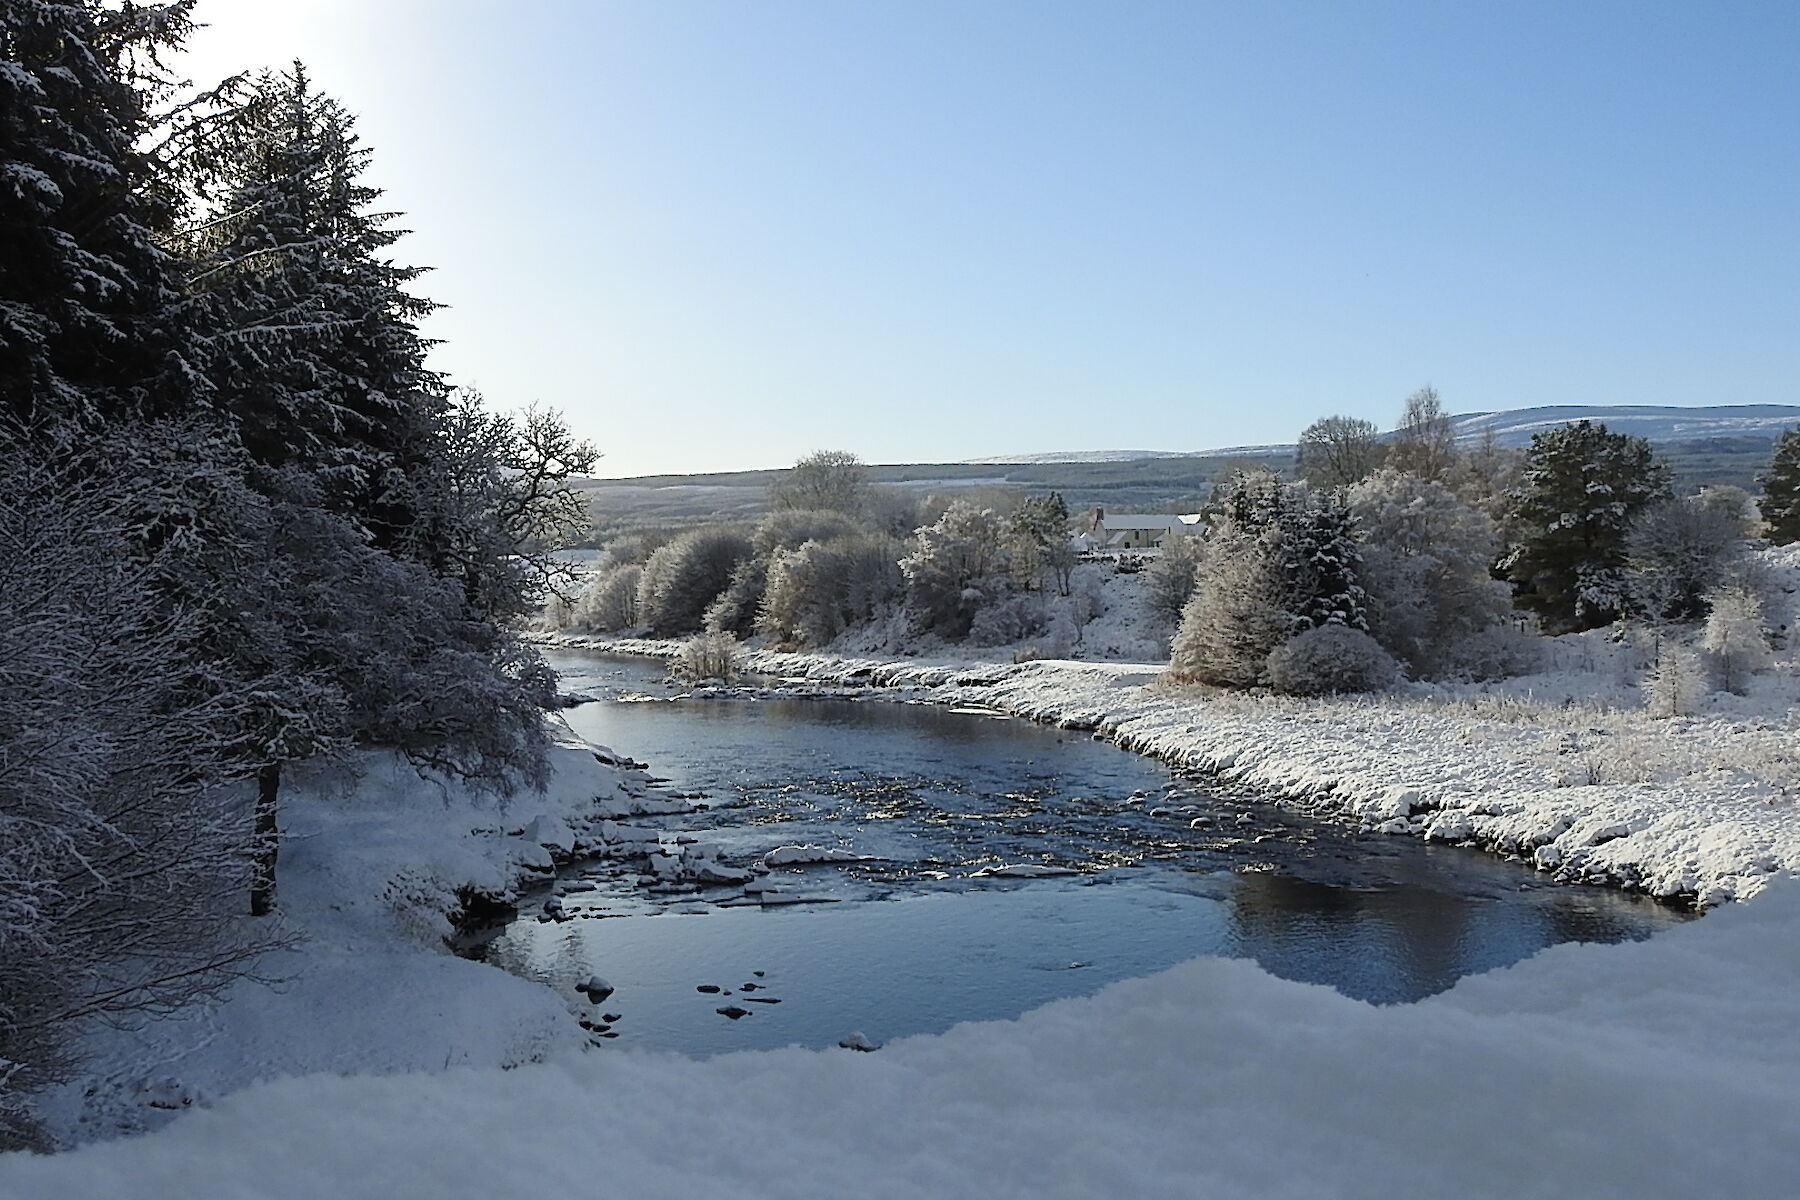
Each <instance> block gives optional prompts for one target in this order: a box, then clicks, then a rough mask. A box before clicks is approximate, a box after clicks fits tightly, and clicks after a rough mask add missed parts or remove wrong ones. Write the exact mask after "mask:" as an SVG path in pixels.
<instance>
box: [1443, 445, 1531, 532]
mask: <svg viewBox="0 0 1800 1200" xmlns="http://www.w3.org/2000/svg"><path fill="white" fill-rule="evenodd" d="M1524 461H1525V455H1524V454H1523V452H1521V451H1519V450H1515V449H1513V448H1512V447H1510V446H1502V445H1501V444H1500V440H1499V438H1497V437H1495V436H1494V431H1493V429H1491V428H1489V429H1485V430H1483V431H1482V434H1481V440H1480V441H1479V442H1477V443H1476V444H1475V445H1473V446H1471V447H1469V448H1468V449H1467V450H1465V451H1463V452H1462V453H1460V454H1458V455H1457V456H1456V461H1455V463H1454V464H1453V465H1452V466H1451V468H1450V473H1449V475H1448V477H1447V478H1446V479H1445V482H1446V483H1448V484H1449V485H1450V489H1451V490H1452V491H1454V492H1455V493H1456V495H1457V498H1458V499H1460V500H1461V501H1462V502H1463V503H1464V504H1467V505H1469V506H1471V507H1473V508H1478V509H1480V510H1481V511H1482V512H1484V513H1486V514H1487V515H1488V516H1490V517H1492V518H1493V519H1494V520H1496V521H1502V520H1504V519H1505V517H1506V512H1507V509H1508V508H1509V507H1510V506H1511V504H1512V500H1511V494H1512V490H1513V488H1515V487H1517V486H1518V482H1519V472H1520V470H1521V469H1522V468H1523V466H1524Z"/></svg>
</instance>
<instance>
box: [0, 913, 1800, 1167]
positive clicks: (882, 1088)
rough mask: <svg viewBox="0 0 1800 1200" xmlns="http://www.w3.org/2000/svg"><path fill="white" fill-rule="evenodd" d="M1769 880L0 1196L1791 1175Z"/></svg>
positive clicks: (284, 1138)
mask: <svg viewBox="0 0 1800 1200" xmlns="http://www.w3.org/2000/svg"><path fill="white" fill-rule="evenodd" d="M1797 1027H1800V884H1795V883H1794V882H1792V881H1784V883H1783V884H1782V885H1780V886H1777V887H1775V888H1772V889H1770V891H1769V893H1768V894H1767V895H1765V896H1764V897H1763V898H1761V899H1759V900H1757V901H1755V902H1754V903H1751V904H1748V905H1742V906H1734V907H1732V908H1729V909H1726V910H1723V911H1721V912H1719V913H1716V914H1713V915H1711V916H1708V917H1707V918H1705V919H1704V920H1701V921H1697V922H1694V923H1692V924H1690V925H1686V926H1684V927H1681V928H1678V929H1675V930H1672V931H1670V932H1667V933H1664V934H1661V935H1659V936H1657V937H1656V938H1654V939H1652V940H1650V941H1646V942H1637V943H1626V944H1620V945H1598V946H1583V945H1564V946H1558V947H1555V948H1553V949H1551V950H1547V951H1545V952H1544V953H1542V954H1539V955H1538V956H1536V957H1535V958H1532V959H1530V960H1527V961H1526V962H1523V963H1520V964H1518V965H1516V966H1513V967H1510V968H1507V969H1504V970H1501V971H1495V972H1492V973H1490V974H1487V975H1481V976H1472V977H1469V978H1467V979H1464V980H1463V981H1462V982H1460V983H1459V984H1458V985H1457V986H1456V987H1455V988H1453V989H1451V990H1450V991H1448V992H1445V993H1443V994H1441V995H1438V996H1435V997H1432V998H1430V999H1428V1000H1425V1001H1422V1002H1420V1003H1417V1004H1409V1005H1394V1006H1388V1007H1375V1006H1371V1005H1368V1004H1364V1003H1362V1002H1360V1001H1355V1000H1349V999H1346V998H1345V997H1343V996H1341V995H1339V994H1338V993H1336V992H1334V991H1331V990H1330V989H1328V988H1323V987H1318V986H1314V985H1308V984H1300V983H1292V982H1288V981H1285V980H1281V979H1276V978H1274V977H1273V976H1271V975H1268V974H1266V973H1265V972H1263V971H1262V970H1261V969H1259V968H1258V967H1257V966H1255V965H1254V964H1253V963H1250V962H1247V961H1243V960H1235V959H1199V960H1196V961H1193V962H1190V963H1187V964H1184V965H1182V966H1179V967H1176V968H1174V969H1172V970H1170V971H1167V972H1165V973H1163V974H1161V975H1157V976H1153V977H1150V978H1147V979H1138V980H1130V981H1126V982H1124V983H1119V984H1115V985H1113V986H1111V987H1109V988H1107V989H1105V990H1104V991H1102V992H1100V993H1099V994H1098V995H1096V996H1093V997H1089V998H1084V999H1074V1000H1063V1001H1058V1002H1056V1003H1053V1004H1050V1005H1047V1006H1045V1007H1043V1008H1040V1009H1037V1010H1035V1011H1033V1012H1030V1013H1027V1014H1026V1015H1025V1016H1023V1017H1021V1018H1020V1019H1018V1020H1017V1021H1008V1022H991V1023H984V1024H968V1025H961V1026H958V1027H957V1028H955V1029H952V1030H950V1031H949V1032H948V1033H945V1034H942V1035H939V1036H930V1037H916V1038H908V1039H905V1040H903V1041H898V1042H894V1043H891V1044H890V1045H888V1046H886V1047H884V1048H882V1049H880V1050H878V1051H876V1052H875V1053H869V1054H858V1053H852V1052H850V1051H847V1050H833V1051H812V1050H801V1049H797V1048H789V1049H785V1050H776V1051H765V1052H749V1053H739V1054H728V1055H723V1056H720V1057H717V1058H713V1059H708V1060H705V1061H695V1060H692V1059H687V1058H682V1057H679V1056H675V1055H666V1054H652V1053H642V1052H629V1051H627V1052H623V1053H621V1052H616V1051H614V1050H612V1049H611V1048H607V1049H602V1050H596V1051H591V1052H588V1053H585V1054H575V1055H564V1056H559V1057H556V1058H554V1059H552V1060H551V1061H549V1062H545V1063H541V1064H528V1065H525V1066H521V1067H519V1068H518V1069H516V1070H512V1071H501V1070H497V1069H493V1068H487V1069H481V1070H473V1069H462V1070H452V1071H448V1072H444V1073H441V1074H429V1075H428V1074H414V1075H397V1076H386V1077H371V1076H357V1077H351V1078H343V1077H338V1076H330V1075H315V1076H311V1077H307V1078H296V1079H287V1080H282V1081H279V1082H275V1083H271V1084H267V1085H264V1086H261V1087H257V1088H253V1089H250V1090H248V1091H245V1092H242V1093H239V1094H237V1095H234V1096H231V1097H228V1098H226V1099H225V1100H223V1101H221V1102H220V1103H218V1104H217V1105H216V1106H215V1107H213V1108H211V1109H209V1110H205V1111H197V1112H192V1113H189V1114H187V1115H185V1116H183V1117H182V1118H180V1119H179V1120H177V1121H176V1122H175V1123H174V1124H172V1125H171V1126H170V1127H168V1128H166V1129H163V1130H161V1131H159V1132H157V1133H154V1134H151V1135H148V1136H145V1137H140V1138H133V1139H127V1140H122V1141H115V1142H111V1143H106V1144H101V1145H95V1146H89V1147H86V1148H84V1149H81V1150H78V1151H75V1152H73V1153H69V1154H64V1155H59V1156H55V1157H50V1158H30V1157H25V1156H20V1155H12V1156H8V1157H5V1158H0V1197H4V1198H5V1200H89V1198H92V1197H108V1198H109V1200H176V1198H181V1200H186V1198H188V1197H196V1196H205V1197H210V1198H218V1200H235V1198H240V1197H242V1198H249V1197H259V1198H266V1200H287V1198H294V1200H299V1198H302V1197H305V1198H309V1200H310V1198H313V1197H320V1196H331V1197H335V1198H337V1200H365V1198H366V1200H396V1198H399V1197H414V1196H421V1197H443V1198H445V1200H457V1198H462V1197H470V1198H474V1197H482V1198H491V1200H497V1198H502V1197H505V1198H510V1197H526V1196H530V1197H560V1196H569V1197H577V1196H580V1197H586V1196H642V1197H648V1196H670V1197H675V1196H693V1197H704V1196H750V1197H760V1198H767V1200H782V1198H787V1200H800V1198H811V1197H819V1198H830V1200H842V1198H844V1197H852V1196H854V1197H866V1198H873V1200H880V1198H886V1197H893V1198H895V1200H900V1198H904V1200H916V1198H918V1197H927V1196H928V1197H934V1198H940V1200H955V1198H961V1197H970V1198H979V1200H1006V1198H1008V1197H1032V1198H1034V1200H1036V1198H1042V1200H1054V1198H1061V1197H1069V1198H1082V1200H1087V1198H1090V1197H1096V1196H1108V1197H1112V1196H1117V1197H1183V1198H1187V1197H1192V1198H1194V1200H1209V1198H1213V1197H1218V1198H1222V1200H1223V1198H1238V1197H1257V1198H1259V1200H1300V1198H1314V1197H1316V1198H1321V1200H1323V1198H1325V1197H1333V1198H1337V1200H1394V1198H1395V1197H1465V1198H1469V1200H1485V1198H1488V1197H1493V1198H1496V1200H1498V1198H1502V1197H1504V1198H1505V1200H1553V1198H1554V1200H1562V1198H1565V1197H1569V1196H1582V1197H1593V1198H1597V1200H1610V1198H1614V1197H1616V1198H1619V1200H1625V1198H1627V1197H1629V1198H1631V1200H1639V1198H1641V1197H1647V1196H1783V1195H1791V1194H1793V1187H1794V1180H1795V1179H1796V1178H1797V1177H1800V1139H1796V1138H1795V1137H1794V1135H1793V1134H1794V1130H1795V1128H1797V1127H1800V1083H1797V1082H1796V1080H1800V1039H1797V1038H1795V1037H1794V1036H1793V1032H1794V1030H1795V1028H1797Z"/></svg>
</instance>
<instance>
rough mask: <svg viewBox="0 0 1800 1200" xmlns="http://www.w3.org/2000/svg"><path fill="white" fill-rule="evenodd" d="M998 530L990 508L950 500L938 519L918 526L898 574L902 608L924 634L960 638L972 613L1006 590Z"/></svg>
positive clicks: (1001, 530)
mask: <svg viewBox="0 0 1800 1200" xmlns="http://www.w3.org/2000/svg"><path fill="white" fill-rule="evenodd" d="M1003 537H1004V527H1003V525H1002V523H1001V520H1000V518H999V517H998V516H997V515H996V514H995V512H994V510H993V509H991V508H981V507H977V506H976V505H973V504H970V503H969V502H968V501H966V500H952V501H951V502H950V505H949V507H948V508H946V509H945V510H944V515H943V516H941V517H939V518H938V519H937V520H936V521H934V522H932V523H931V524H930V525H925V526H922V527H921V528H919V529H918V530H917V531H916V532H915V533H914V534H913V539H912V544H911V546H910V548H909V549H908V551H907V553H906V555H905V556H904V557H903V558H901V559H900V570H901V573H902V574H903V575H904V576H905V579H906V609H907V614H908V616H909V617H910V619H911V621H912V624H913V626H914V627H915V628H916V629H918V630H920V631H921V632H926V633H939V634H942V635H944V636H945V637H952V638H960V637H963V636H965V635H966V634H967V633H968V631H969V624H970V622H971V621H973V620H974V619H975V614H976V612H977V611H978V610H979V609H980V608H981V607H982V605H983V603H984V602H986V601H987V600H988V599H990V598H991V597H993V596H997V595H1000V594H1002V593H1004V592H1005V591H1006V590H1007V581H1006V578H1005V576H1006V567H1007V562H1006V555H1005V553H1004V551H1003V549H1002V544H1003Z"/></svg>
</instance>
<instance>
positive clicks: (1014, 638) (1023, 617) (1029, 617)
mask: <svg viewBox="0 0 1800 1200" xmlns="http://www.w3.org/2000/svg"><path fill="white" fill-rule="evenodd" d="M1044 628H1045V614H1044V602H1043V601H1042V600H1040V599H1038V598H1037V597H1036V596H1031V595H1017V596H1006V597H1003V598H1002V599H999V600H996V601H994V602H993V603H992V604H989V605H987V606H986V607H984V608H982V609H981V610H980V611H978V612H977V613H976V614H975V619H974V620H973V621H971V622H970V623H969V640H970V641H971V642H973V643H975V644H976V645H977V646H1010V645H1012V644H1013V643H1014V642H1022V641H1024V640H1025V639H1026V638H1029V637H1036V636H1037V635H1038V634H1040V633H1042V632H1044Z"/></svg>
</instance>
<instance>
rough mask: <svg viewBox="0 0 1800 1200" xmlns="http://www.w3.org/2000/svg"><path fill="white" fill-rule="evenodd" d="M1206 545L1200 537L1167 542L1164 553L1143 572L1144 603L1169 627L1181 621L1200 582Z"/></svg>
mask: <svg viewBox="0 0 1800 1200" xmlns="http://www.w3.org/2000/svg"><path fill="white" fill-rule="evenodd" d="M1204 558H1205V542H1204V541H1203V539H1201V538H1198V537H1172V538H1165V539H1164V541H1163V545H1162V552H1161V553H1160V554H1158V555H1157V556H1156V558H1155V560H1154V561H1152V562H1151V563H1150V565H1149V566H1147V567H1145V568H1144V594H1145V602H1146V604H1147V605H1148V606H1149V609H1150V612H1151V613H1152V614H1153V615H1154V616H1155V617H1156V618H1157V619H1158V620H1160V621H1162V622H1164V623H1166V625H1167V626H1168V627H1171V628H1172V627H1174V626H1175V625H1176V624H1177V623H1179V622H1180V620H1181V610H1182V608H1183V607H1185V606H1186V604H1187V602H1188V597H1189V596H1191V595H1193V594H1194V587H1195V585H1196V584H1198V583H1199V581H1200V571H1201V563H1202V561H1203V560H1204Z"/></svg>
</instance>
